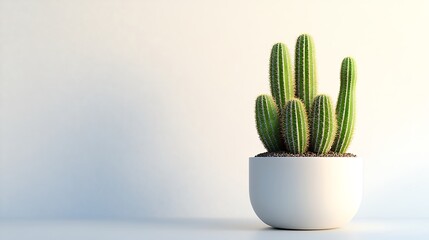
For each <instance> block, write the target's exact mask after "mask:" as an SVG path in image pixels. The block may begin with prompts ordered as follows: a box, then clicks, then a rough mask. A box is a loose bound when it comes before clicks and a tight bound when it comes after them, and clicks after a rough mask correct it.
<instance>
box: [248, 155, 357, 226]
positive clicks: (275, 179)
mask: <svg viewBox="0 0 429 240" xmlns="http://www.w3.org/2000/svg"><path fill="white" fill-rule="evenodd" d="M249 161H250V163H249V165H250V166H249V168H250V172H249V188H250V189H249V190H250V201H251V203H252V207H253V210H254V211H255V213H256V215H258V217H259V218H260V219H261V220H262V221H263V222H264V223H266V224H268V225H270V226H272V227H275V228H283V229H305V230H310V229H330V228H337V227H341V226H343V225H345V224H346V223H348V222H349V221H350V220H351V219H352V218H353V216H354V215H355V214H356V212H357V211H358V209H359V205H360V202H361V199H362V182H363V179H362V175H363V173H362V159H359V158H356V157H251V158H250V159H249Z"/></svg>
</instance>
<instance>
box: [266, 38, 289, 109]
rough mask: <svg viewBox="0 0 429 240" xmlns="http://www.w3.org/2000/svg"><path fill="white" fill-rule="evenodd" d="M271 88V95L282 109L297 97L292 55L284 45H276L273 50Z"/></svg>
mask: <svg viewBox="0 0 429 240" xmlns="http://www.w3.org/2000/svg"><path fill="white" fill-rule="evenodd" d="M270 87H271V95H272V96H273V97H274V100H275V101H276V104H277V106H278V107H279V108H280V109H283V107H284V105H285V104H286V102H287V101H289V100H291V99H292V98H293V97H294V96H295V86H294V81H293V74H292V64H291V60H290V54H289V50H288V48H287V46H286V45H285V44H283V43H276V44H274V46H273V48H272V49H271V57H270Z"/></svg>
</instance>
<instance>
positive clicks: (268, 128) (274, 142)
mask: <svg viewBox="0 0 429 240" xmlns="http://www.w3.org/2000/svg"><path fill="white" fill-rule="evenodd" d="M255 116H256V127H257V129H258V134H259V138H260V139H261V141H262V143H263V144H264V146H265V148H266V149H267V151H268V152H275V151H280V150H283V148H284V147H283V146H284V144H283V142H282V140H281V132H280V120H279V111H278V108H277V105H276V103H275V102H274V99H273V98H272V97H271V96H269V95H260V96H258V98H257V99H256V106H255Z"/></svg>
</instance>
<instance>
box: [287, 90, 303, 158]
mask: <svg viewBox="0 0 429 240" xmlns="http://www.w3.org/2000/svg"><path fill="white" fill-rule="evenodd" d="M281 127H282V134H283V138H284V141H285V144H286V150H287V151H288V152H290V153H294V154H299V153H305V152H306V151H307V149H308V135H309V134H308V122H307V112H306V110H305V106H304V104H303V103H302V101H301V100H299V99H296V98H295V99H292V100H290V101H288V102H287V103H286V106H285V109H284V111H283V114H282V119H281Z"/></svg>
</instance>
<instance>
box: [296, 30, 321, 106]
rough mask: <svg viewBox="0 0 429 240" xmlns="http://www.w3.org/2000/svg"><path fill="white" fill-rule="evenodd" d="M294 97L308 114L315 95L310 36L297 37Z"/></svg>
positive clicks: (314, 72)
mask: <svg viewBox="0 0 429 240" xmlns="http://www.w3.org/2000/svg"><path fill="white" fill-rule="evenodd" d="M295 81H296V96H297V97H298V98H299V99H301V100H302V101H303V103H304V105H305V108H306V109H307V111H308V112H310V108H311V104H312V102H313V98H314V97H315V96H316V94H317V79H316V58H315V53H314V43H313V39H312V37H311V36H310V35H307V34H303V35H301V36H299V37H298V40H297V41H296V47H295Z"/></svg>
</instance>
